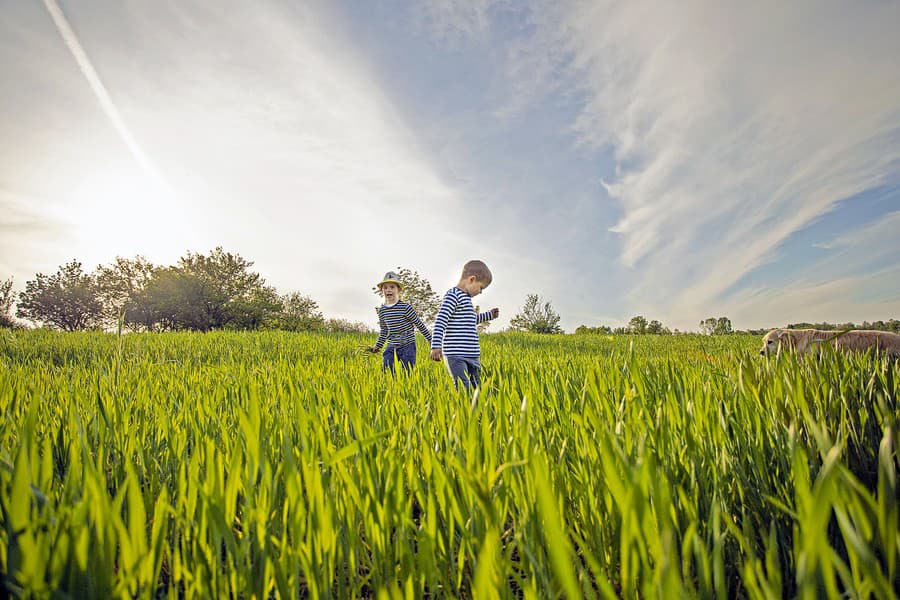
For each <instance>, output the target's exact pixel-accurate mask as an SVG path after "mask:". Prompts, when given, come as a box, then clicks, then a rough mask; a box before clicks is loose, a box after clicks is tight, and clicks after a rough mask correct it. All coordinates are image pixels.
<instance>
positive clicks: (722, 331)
mask: <svg viewBox="0 0 900 600" xmlns="http://www.w3.org/2000/svg"><path fill="white" fill-rule="evenodd" d="M700 332H701V333H705V334H706V335H727V334H729V333H734V329H732V327H731V319H729V318H728V317H719V318H716V317H709V318H707V319H703V320H702V321H700Z"/></svg>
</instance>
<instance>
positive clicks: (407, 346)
mask: <svg viewBox="0 0 900 600" xmlns="http://www.w3.org/2000/svg"><path fill="white" fill-rule="evenodd" d="M378 289H379V290H381V295H382V296H384V304H382V305H381V306H379V307H378V308H377V309H375V310H376V312H377V313H378V324H379V325H380V326H381V331H380V333H379V334H378V339H377V340H376V341H375V345H374V346H372V347H370V348H369V352H373V353H374V352H378V351H379V350H381V347H382V346H383V345H384V344H385V343H387V347H386V348H385V350H384V355H383V356H384V359H383V361H382V368H383V369H385V370H387V369H390V370H391V373H393V372H394V355H395V354H396V356H397V358H398V359H400V364H401V365H403V368H404V369H407V370H408V369H411V368H412V367H413V366H415V364H416V332H415V330H413V327H414V326H415V327H416V328H417V329H418V330H419V331H420V332H422V335H424V336H425V339H427V340H428V341H429V342H430V341H431V332H429V331H428V327H426V326H425V323H423V322H422V319H420V318H419V315H418V314H416V310H415V309H414V308H413V307H412V305H410V304H409V303H407V302H402V301H401V300H400V292H401V291H402V289H403V284H402V283H400V279H399V278H398V276H397V274H396V273H394V272H393V271H388V272H387V273H385V274H384V278H383V279H382V280H381V283H379V284H378Z"/></svg>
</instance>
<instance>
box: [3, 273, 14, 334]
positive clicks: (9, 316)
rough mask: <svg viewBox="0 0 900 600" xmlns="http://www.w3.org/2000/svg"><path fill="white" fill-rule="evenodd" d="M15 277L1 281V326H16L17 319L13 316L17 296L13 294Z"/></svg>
mask: <svg viewBox="0 0 900 600" xmlns="http://www.w3.org/2000/svg"><path fill="white" fill-rule="evenodd" d="M12 289H13V279H12V277H10V278H9V279H6V280H5V281H3V282H2V283H0V328H10V329H11V328H13V327H16V320H15V319H14V318H13V313H12V309H13V305H14V304H15V301H16V296H15V294H13V291H12Z"/></svg>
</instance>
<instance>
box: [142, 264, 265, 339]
mask: <svg viewBox="0 0 900 600" xmlns="http://www.w3.org/2000/svg"><path fill="white" fill-rule="evenodd" d="M252 266H253V262H251V261H249V260H247V259H245V258H243V257H242V256H240V255H238V254H232V253H230V252H225V251H224V250H223V249H222V248H221V247H217V248H216V249H215V250H213V251H212V252H210V253H209V254H208V255H204V254H200V253H197V254H193V253H190V252H189V253H187V254H186V255H185V256H183V257H181V258H180V259H179V261H178V264H177V265H175V266H173V267H165V268H158V269H155V270H153V271H152V275H151V276H150V278H149V281H148V282H147V283H146V285H144V286H143V288H142V289H141V290H140V291H139V292H138V293H137V294H136V296H135V298H134V301H133V302H130V303H129V304H128V305H127V308H126V314H125V319H126V321H127V322H128V323H130V324H135V325H138V326H140V327H142V328H144V329H147V330H149V331H167V330H185V329H187V330H197V331H210V330H213V329H258V328H260V327H265V326H267V325H268V324H270V323H271V322H272V321H273V320H274V319H275V318H276V316H277V314H278V313H279V311H280V310H281V309H282V302H281V299H280V298H279V297H278V294H277V292H276V291H275V289H274V288H271V287H268V286H266V285H265V280H264V279H263V278H262V277H261V276H260V275H259V274H258V273H255V272H253V271H251V270H250V267H252Z"/></svg>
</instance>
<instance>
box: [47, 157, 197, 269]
mask: <svg viewBox="0 0 900 600" xmlns="http://www.w3.org/2000/svg"><path fill="white" fill-rule="evenodd" d="M61 213H62V214H61V215H60V217H61V218H62V220H63V221H64V222H66V223H67V224H68V226H69V227H70V236H69V241H70V242H71V243H72V244H73V245H74V248H73V249H72V253H73V255H74V256H75V257H77V258H78V259H79V260H82V262H87V261H92V262H93V261H101V262H102V261H107V260H110V259H112V258H113V257H115V256H125V257H132V256H134V255H136V254H142V255H144V256H146V257H147V258H149V259H151V260H157V261H163V260H173V259H175V258H177V257H178V256H180V254H181V253H183V251H184V250H185V249H186V248H188V247H193V246H194V245H195V244H194V243H193V242H195V240H193V239H192V235H191V231H192V227H191V223H188V222H187V214H186V211H185V210H183V208H182V205H181V204H180V203H179V202H178V199H177V198H176V196H175V193H174V192H173V191H172V190H171V189H166V187H165V186H164V185H163V184H161V183H157V182H154V181H150V180H149V178H147V177H144V176H141V175H139V174H125V173H115V172H109V171H98V172H96V173H93V174H91V175H88V176H85V178H84V179H83V180H82V182H81V184H80V185H78V186H77V187H75V188H73V189H72V191H71V194H69V198H68V201H67V202H66V205H65V206H64V207H61Z"/></svg>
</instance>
